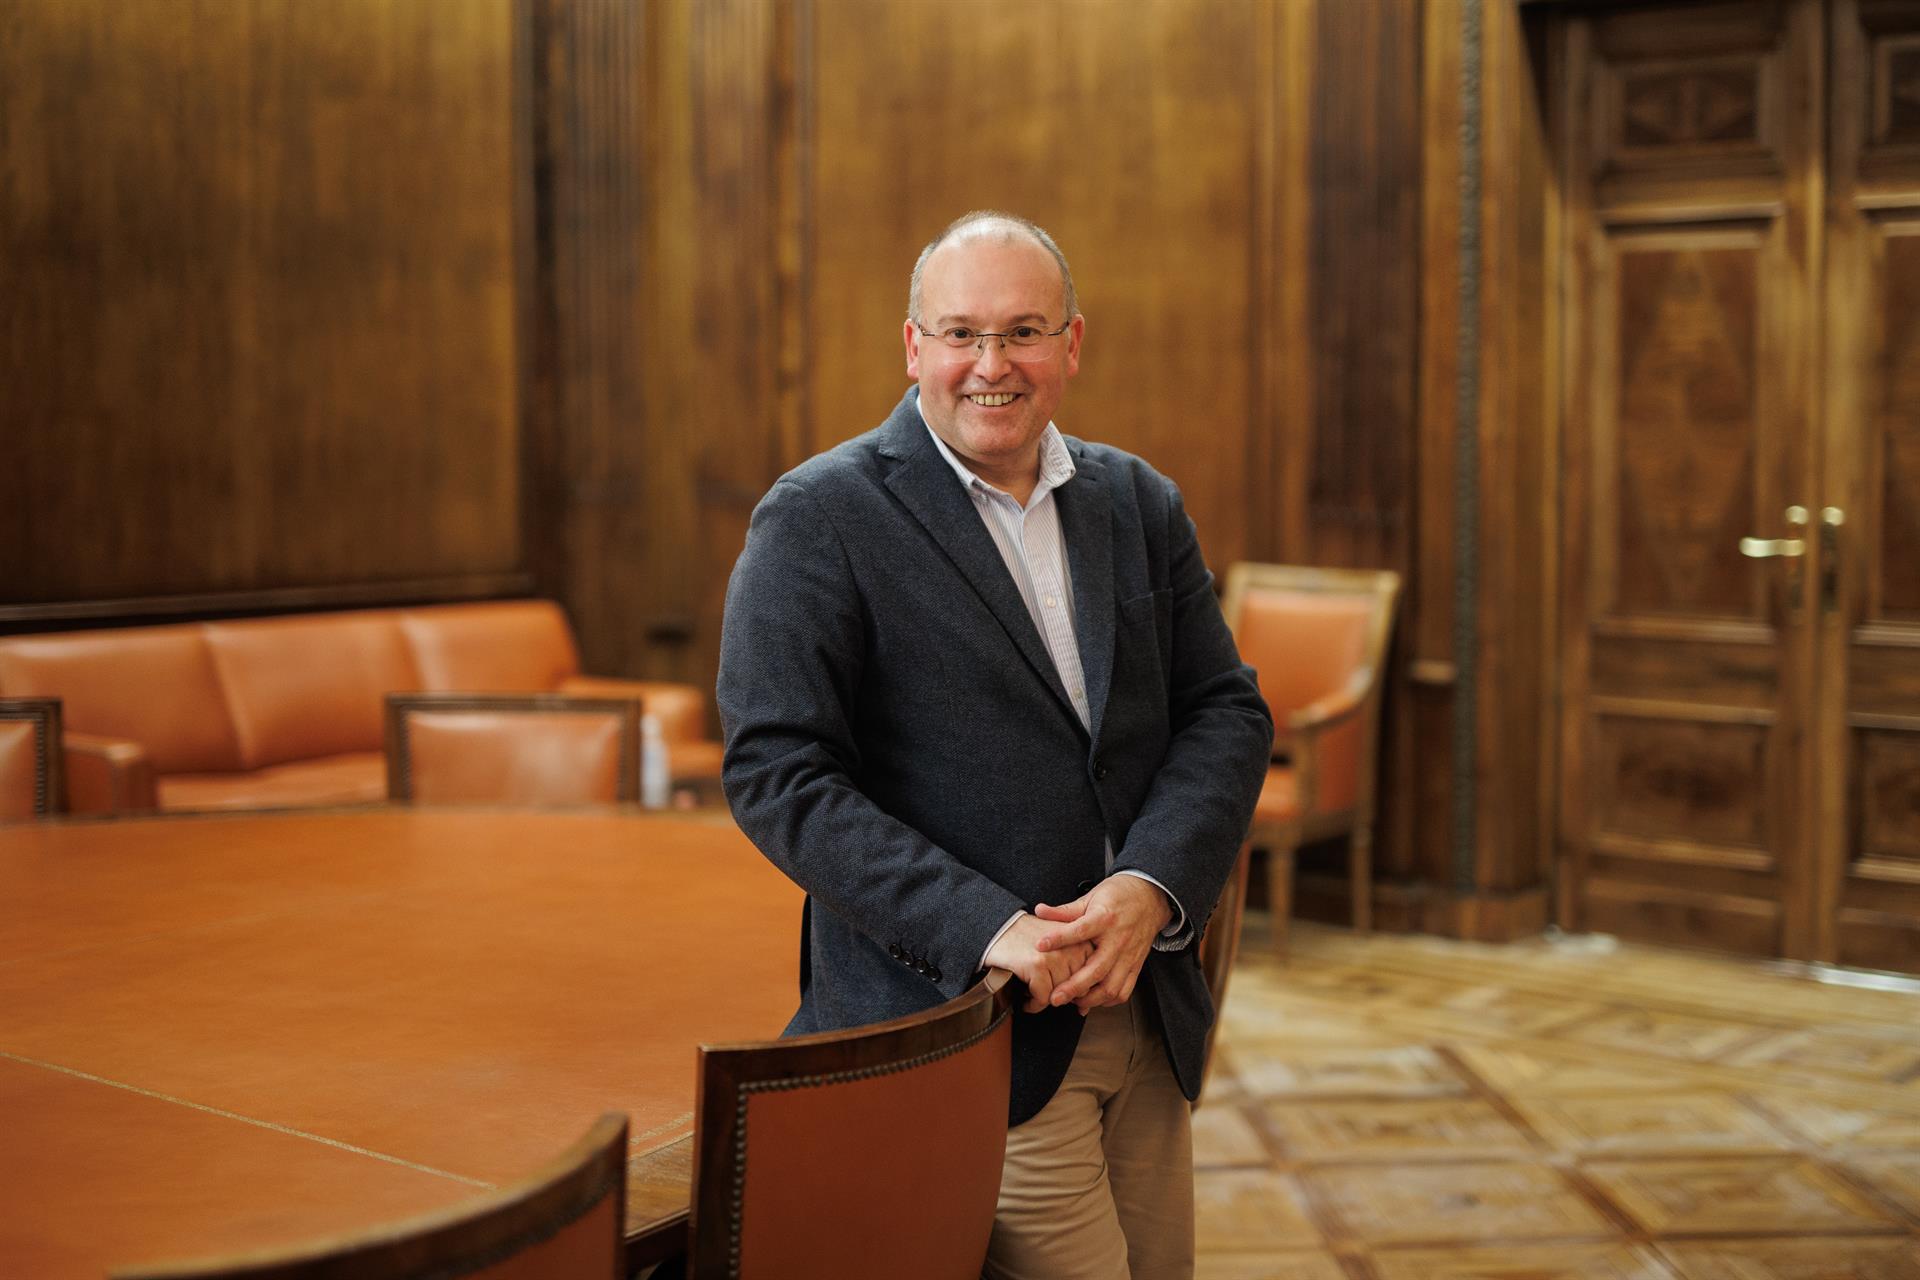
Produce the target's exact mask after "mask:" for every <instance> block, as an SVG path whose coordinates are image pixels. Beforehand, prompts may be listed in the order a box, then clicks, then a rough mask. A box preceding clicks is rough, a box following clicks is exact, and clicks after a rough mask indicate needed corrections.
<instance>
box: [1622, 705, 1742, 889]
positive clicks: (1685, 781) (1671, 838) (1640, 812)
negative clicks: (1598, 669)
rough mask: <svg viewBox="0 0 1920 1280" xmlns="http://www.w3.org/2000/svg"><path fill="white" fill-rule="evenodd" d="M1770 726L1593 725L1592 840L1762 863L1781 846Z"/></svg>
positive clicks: (1644, 721)
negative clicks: (1616, 839)
mask: <svg viewBox="0 0 1920 1280" xmlns="http://www.w3.org/2000/svg"><path fill="white" fill-rule="evenodd" d="M1769 729H1770V726H1769V725H1768V724H1764V723H1762V724H1714V723H1708V722H1701V721H1688V720H1684V719H1679V718H1672V719H1668V718H1658V719H1656V718H1651V717H1642V716H1623V715H1608V714H1605V713H1604V712H1603V713H1602V714H1601V715H1600V717H1599V718H1598V720H1597V722H1596V724H1595V730H1594V736H1595V743H1594V776H1595V779H1596V782H1597V784H1598V794H1597V795H1596V797H1595V804H1594V818H1595V830H1594V837H1595V841H1596V845H1597V844H1598V843H1599V842H1600V841H1601V839H1602V838H1603V837H1606V836H1623V837H1628V838H1631V839H1635V840H1647V841H1667V842H1676V841H1678V842H1684V843H1687V844H1692V845H1697V846H1699V847H1700V849H1701V853H1702V856H1701V861H1702V862H1707V863H1711V862H1714V861H1718V859H1717V858H1716V857H1715V856H1714V851H1715V850H1717V849H1734V850H1739V851H1743V852H1746V853H1749V854H1757V855H1759V858H1760V862H1759V865H1761V866H1767V865H1770V864H1771V861H1772V859H1771V855H1770V854H1769V853H1768V851H1769V850H1770V849H1771V848H1772V847H1773V845H1774V843H1775V834H1774V828H1775V825H1776V823H1777V816H1776V814H1775V812H1774V804H1773V800H1772V790H1773V789H1772V788H1771V787H1770V786H1769V785H1768V781H1769V773H1770V770H1769V769H1768V754H1769V752H1768V742H1769V737H1770V734H1769Z"/></svg>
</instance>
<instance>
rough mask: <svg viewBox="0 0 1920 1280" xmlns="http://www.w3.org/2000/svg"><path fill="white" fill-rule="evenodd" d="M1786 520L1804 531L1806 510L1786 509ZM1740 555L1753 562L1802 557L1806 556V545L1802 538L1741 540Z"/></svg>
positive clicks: (1799, 508)
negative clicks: (1779, 557) (1751, 559)
mask: <svg viewBox="0 0 1920 1280" xmlns="http://www.w3.org/2000/svg"><path fill="white" fill-rule="evenodd" d="M1786 519H1787V523H1788V524H1790V525H1793V526H1795V527H1796V528H1801V529H1804V528H1806V527H1807V509H1806V508H1805V507H1788V508H1787V512H1786ZM1740 554H1741V555H1743V556H1751V557H1752V558H1753V559H1755V560H1765V559H1767V558H1769V557H1771V556H1789V557H1791V556H1803V555H1805V554H1807V544H1806V541H1805V539H1802V538H1742V539H1740Z"/></svg>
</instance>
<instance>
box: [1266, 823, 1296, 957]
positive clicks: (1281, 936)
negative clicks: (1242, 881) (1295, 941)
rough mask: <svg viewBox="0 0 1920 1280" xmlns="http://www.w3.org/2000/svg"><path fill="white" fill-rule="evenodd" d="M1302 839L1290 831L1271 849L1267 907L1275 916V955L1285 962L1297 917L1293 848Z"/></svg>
mask: <svg viewBox="0 0 1920 1280" xmlns="http://www.w3.org/2000/svg"><path fill="white" fill-rule="evenodd" d="M1299 843H1300V841H1299V839H1298V838H1297V837H1296V836H1293V835H1291V834H1289V835H1288V836H1287V837H1286V838H1285V839H1283V840H1280V841H1277V842H1275V843H1274V844H1273V845H1271V846H1269V847H1268V849H1267V908H1268V911H1269V912H1270V913H1271V914H1272V916H1273V958H1274V959H1275V960H1278V961H1281V962H1282V963H1285V961H1286V958H1287V926H1288V924H1289V923H1290V922H1291V921H1292V920H1293V851H1294V849H1295V848H1296V847H1297V846H1298V845H1299Z"/></svg>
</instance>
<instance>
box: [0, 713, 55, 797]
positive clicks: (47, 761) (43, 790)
mask: <svg viewBox="0 0 1920 1280" xmlns="http://www.w3.org/2000/svg"><path fill="white" fill-rule="evenodd" d="M0 720H24V721H28V722H30V723H32V724H33V725H34V726H36V732H35V735H34V740H35V743H36V745H35V747H34V766H33V812H34V815H35V816H36V817H41V818H45V817H49V816H51V815H53V814H56V813H64V812H65V811H66V808H67V774H66V755H65V752H64V750H63V748H62V744H63V740H64V738H65V735H64V733H63V732H62V730H61V719H60V699H58V698H0Z"/></svg>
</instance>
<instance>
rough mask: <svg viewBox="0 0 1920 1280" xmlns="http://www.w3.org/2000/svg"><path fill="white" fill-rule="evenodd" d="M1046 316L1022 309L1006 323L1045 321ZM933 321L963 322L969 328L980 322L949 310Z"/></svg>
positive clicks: (1044, 313)
mask: <svg viewBox="0 0 1920 1280" xmlns="http://www.w3.org/2000/svg"><path fill="white" fill-rule="evenodd" d="M1046 318H1047V313H1046V312H1044V311H1022V312H1021V313H1020V314H1019V315H1017V316H1013V317H1011V318H1009V319H1008V321H1007V323H1008V324H1026V323H1028V322H1030V321H1034V320H1040V321H1045V320H1046ZM934 323H935V324H936V325H949V324H964V325H966V326H968V327H969V328H971V327H972V326H974V325H977V324H979V323H980V322H979V321H978V320H976V319H974V318H973V317H972V316H970V315H966V314H965V313H962V314H959V315H955V314H952V313H951V312H950V313H948V314H946V315H943V316H939V317H937V318H936V319H935V320H934Z"/></svg>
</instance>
